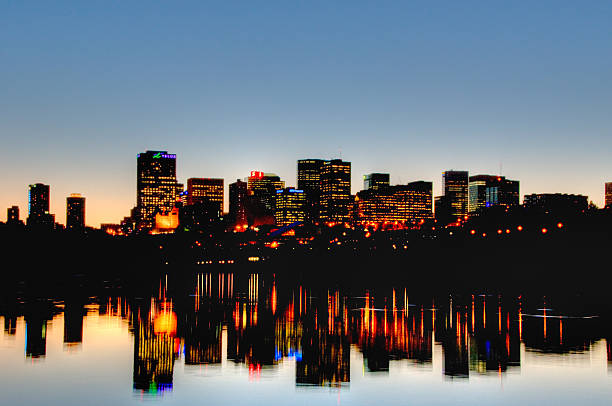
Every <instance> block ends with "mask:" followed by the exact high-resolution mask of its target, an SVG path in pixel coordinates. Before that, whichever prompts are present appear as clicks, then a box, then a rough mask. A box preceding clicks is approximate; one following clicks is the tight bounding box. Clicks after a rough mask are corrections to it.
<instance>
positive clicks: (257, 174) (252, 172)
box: [251, 171, 264, 179]
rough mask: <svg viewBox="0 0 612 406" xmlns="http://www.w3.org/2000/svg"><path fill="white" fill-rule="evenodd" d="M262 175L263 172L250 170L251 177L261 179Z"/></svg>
mask: <svg viewBox="0 0 612 406" xmlns="http://www.w3.org/2000/svg"><path fill="white" fill-rule="evenodd" d="M263 177H264V173H263V172H259V171H251V178H256V179H262V178H263Z"/></svg>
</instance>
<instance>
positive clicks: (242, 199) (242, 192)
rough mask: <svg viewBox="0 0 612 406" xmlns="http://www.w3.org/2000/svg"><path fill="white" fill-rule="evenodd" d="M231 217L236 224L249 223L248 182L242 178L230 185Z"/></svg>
mask: <svg viewBox="0 0 612 406" xmlns="http://www.w3.org/2000/svg"><path fill="white" fill-rule="evenodd" d="M229 218H230V221H231V222H232V223H233V225H236V226H244V225H246V224H248V220H247V183H246V182H243V181H241V180H240V179H237V180H236V182H234V183H230V185H229Z"/></svg>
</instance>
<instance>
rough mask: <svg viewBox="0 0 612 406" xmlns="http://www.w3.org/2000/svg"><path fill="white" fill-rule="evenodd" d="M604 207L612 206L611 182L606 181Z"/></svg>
mask: <svg viewBox="0 0 612 406" xmlns="http://www.w3.org/2000/svg"><path fill="white" fill-rule="evenodd" d="M605 193H606V196H605V207H608V208H609V207H612V182H607V183H606V190H605Z"/></svg>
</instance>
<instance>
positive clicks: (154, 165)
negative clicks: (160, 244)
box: [135, 151, 183, 230]
mask: <svg viewBox="0 0 612 406" xmlns="http://www.w3.org/2000/svg"><path fill="white" fill-rule="evenodd" d="M137 167H138V168H137V171H138V174H137V186H136V187H137V196H136V213H135V214H136V216H137V219H136V220H137V221H136V223H137V228H138V229H139V230H142V229H147V228H152V227H153V226H154V223H155V213H158V212H159V213H167V212H170V211H171V210H172V209H173V208H174V205H175V203H176V201H177V198H178V197H179V194H180V192H181V191H182V189H183V186H182V185H181V184H179V183H177V181H176V155H174V154H168V152H167V151H147V152H143V153H140V154H138V161H137Z"/></svg>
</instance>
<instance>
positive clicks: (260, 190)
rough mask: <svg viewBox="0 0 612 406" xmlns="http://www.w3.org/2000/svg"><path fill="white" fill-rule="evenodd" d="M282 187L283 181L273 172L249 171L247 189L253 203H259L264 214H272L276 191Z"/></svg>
mask: <svg viewBox="0 0 612 406" xmlns="http://www.w3.org/2000/svg"><path fill="white" fill-rule="evenodd" d="M284 187H285V182H284V181H282V180H281V179H280V177H279V176H278V175H276V174H274V173H264V172H258V171H251V176H249V177H248V181H247V190H248V193H249V196H251V197H252V199H253V200H254V204H255V205H259V206H260V208H261V209H262V210H263V211H264V212H265V213H266V214H272V215H273V214H274V203H275V201H276V191H277V190H278V189H284Z"/></svg>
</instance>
